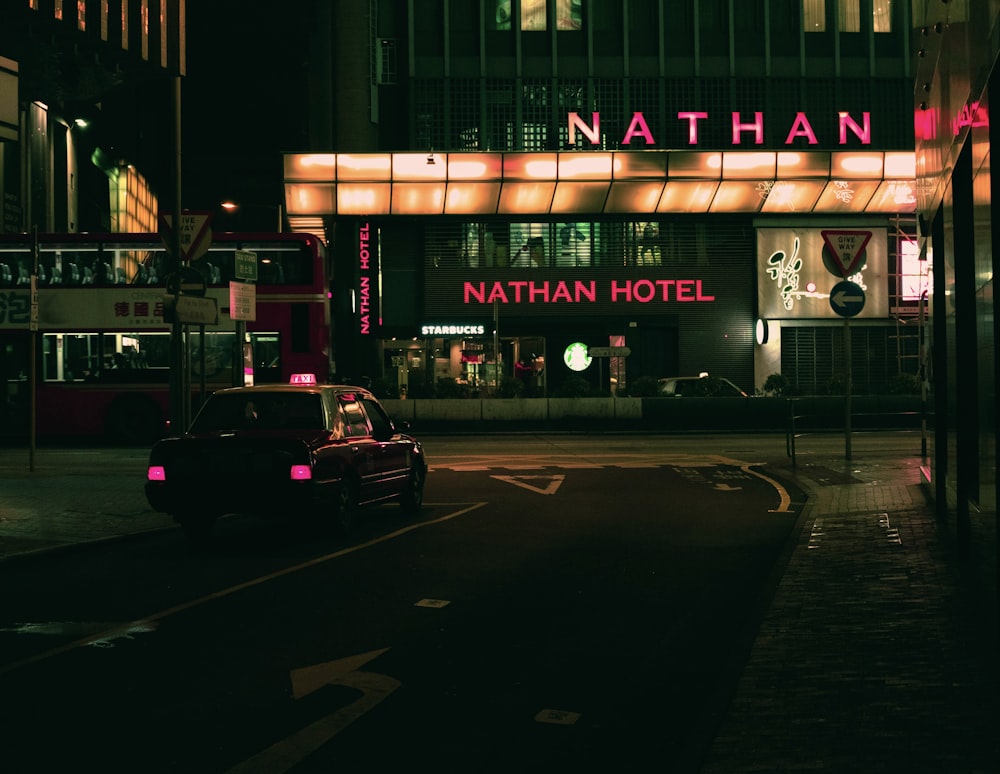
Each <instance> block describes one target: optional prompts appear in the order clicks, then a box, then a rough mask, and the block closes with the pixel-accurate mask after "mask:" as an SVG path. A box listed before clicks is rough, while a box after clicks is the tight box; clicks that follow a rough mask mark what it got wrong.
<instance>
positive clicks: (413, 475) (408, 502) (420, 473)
mask: <svg viewBox="0 0 1000 774" xmlns="http://www.w3.org/2000/svg"><path fill="white" fill-rule="evenodd" d="M426 482H427V468H425V467H424V466H423V465H414V466H413V467H412V468H410V475H409V477H408V478H407V480H406V488H405V489H403V491H402V493H401V494H400V495H399V504H400V505H401V506H402V508H403V510H404V511H406V513H409V514H414V515H416V514H418V513H420V509H421V508H422V507H423V505H424V484H425V483H426Z"/></svg>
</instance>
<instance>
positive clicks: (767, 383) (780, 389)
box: [763, 374, 794, 398]
mask: <svg viewBox="0 0 1000 774" xmlns="http://www.w3.org/2000/svg"><path fill="white" fill-rule="evenodd" d="M763 389H764V394H765V395H773V396H774V397H776V398H781V397H784V396H787V395H791V394H793V392H794V390H793V389H792V385H790V384H789V383H788V377H787V376H785V375H784V374H771V375H770V376H768V377H767V379H765V380H764V388H763Z"/></svg>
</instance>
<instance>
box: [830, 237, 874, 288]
mask: <svg viewBox="0 0 1000 774" xmlns="http://www.w3.org/2000/svg"><path fill="white" fill-rule="evenodd" d="M820 233H821V234H822V235H823V242H824V243H825V244H826V249H824V251H823V258H824V260H823V263H824V264H825V265H826V268H827V269H829V270H830V273H831V274H834V275H836V276H838V277H844V278H845V279H846V278H847V277H850V276H851V275H852V274H854V273H856V272H858V271H861V267H862V266H864V265H865V260H866V258H865V247H866V246H867V245H868V242H869V241H870V240H871V238H872V232H871V231H820ZM827 259H829V260H827Z"/></svg>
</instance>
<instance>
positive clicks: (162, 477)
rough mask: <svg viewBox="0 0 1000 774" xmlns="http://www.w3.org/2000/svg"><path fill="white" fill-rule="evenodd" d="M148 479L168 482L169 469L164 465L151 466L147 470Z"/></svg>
mask: <svg viewBox="0 0 1000 774" xmlns="http://www.w3.org/2000/svg"><path fill="white" fill-rule="evenodd" d="M146 478H147V479H148V480H150V481H166V480H167V469H166V468H164V467H163V466H162V465H150V466H149V467H148V468H146Z"/></svg>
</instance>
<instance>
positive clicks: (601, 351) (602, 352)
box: [587, 347, 632, 357]
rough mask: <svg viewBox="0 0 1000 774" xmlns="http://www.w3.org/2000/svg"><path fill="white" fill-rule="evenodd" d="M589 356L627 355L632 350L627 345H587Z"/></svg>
mask: <svg viewBox="0 0 1000 774" xmlns="http://www.w3.org/2000/svg"><path fill="white" fill-rule="evenodd" d="M587 354H588V355H590V356H591V357H628V356H629V355H631V354H632V350H631V349H629V348H628V347H587Z"/></svg>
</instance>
